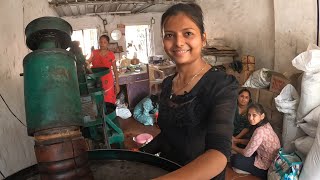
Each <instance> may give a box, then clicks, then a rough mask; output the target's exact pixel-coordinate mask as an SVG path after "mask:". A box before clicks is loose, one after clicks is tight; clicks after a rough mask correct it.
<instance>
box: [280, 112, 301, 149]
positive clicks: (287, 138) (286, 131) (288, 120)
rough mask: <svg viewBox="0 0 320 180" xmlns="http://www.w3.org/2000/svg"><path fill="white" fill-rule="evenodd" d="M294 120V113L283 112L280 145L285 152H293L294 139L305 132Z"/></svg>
mask: <svg viewBox="0 0 320 180" xmlns="http://www.w3.org/2000/svg"><path fill="white" fill-rule="evenodd" d="M295 120H296V115H295V114H284V116H283V129H282V146H283V151H284V152H285V153H292V152H294V151H295V145H294V141H295V140H296V139H297V138H299V137H301V136H303V135H305V133H304V132H303V131H302V130H301V129H300V128H299V127H297V124H296V122H295Z"/></svg>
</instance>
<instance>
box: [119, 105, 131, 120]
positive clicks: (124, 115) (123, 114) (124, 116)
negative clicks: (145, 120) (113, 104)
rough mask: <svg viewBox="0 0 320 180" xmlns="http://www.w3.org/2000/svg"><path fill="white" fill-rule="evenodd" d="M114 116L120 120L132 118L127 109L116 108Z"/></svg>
mask: <svg viewBox="0 0 320 180" xmlns="http://www.w3.org/2000/svg"><path fill="white" fill-rule="evenodd" d="M116 114H117V116H119V117H120V118H122V119H128V118H129V117H131V116H132V114H131V112H130V110H129V109H128V108H119V107H117V108H116Z"/></svg>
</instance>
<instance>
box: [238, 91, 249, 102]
mask: <svg viewBox="0 0 320 180" xmlns="http://www.w3.org/2000/svg"><path fill="white" fill-rule="evenodd" d="M243 92H247V93H248V94H249V104H251V103H252V99H251V92H250V91H249V89H246V88H243V89H241V90H240V91H239V93H238V96H239V95H240V94H242V93H243ZM237 101H238V100H237Z"/></svg>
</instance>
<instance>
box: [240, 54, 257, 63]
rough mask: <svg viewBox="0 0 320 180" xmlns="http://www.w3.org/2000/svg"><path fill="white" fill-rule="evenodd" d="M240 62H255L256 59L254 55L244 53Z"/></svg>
mask: <svg viewBox="0 0 320 180" xmlns="http://www.w3.org/2000/svg"><path fill="white" fill-rule="evenodd" d="M241 62H242V64H255V63H256V59H255V57H254V56H250V55H244V56H242V58H241Z"/></svg>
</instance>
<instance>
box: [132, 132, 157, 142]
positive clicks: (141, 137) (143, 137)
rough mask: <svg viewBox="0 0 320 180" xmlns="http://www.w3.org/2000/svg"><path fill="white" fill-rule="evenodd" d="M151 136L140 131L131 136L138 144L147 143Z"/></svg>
mask: <svg viewBox="0 0 320 180" xmlns="http://www.w3.org/2000/svg"><path fill="white" fill-rule="evenodd" d="M152 139H153V136H152V135H151V134H148V133H142V134H139V135H137V136H136V137H133V141H135V142H136V143H137V144H139V145H144V144H148V143H149V142H150V141H152Z"/></svg>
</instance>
